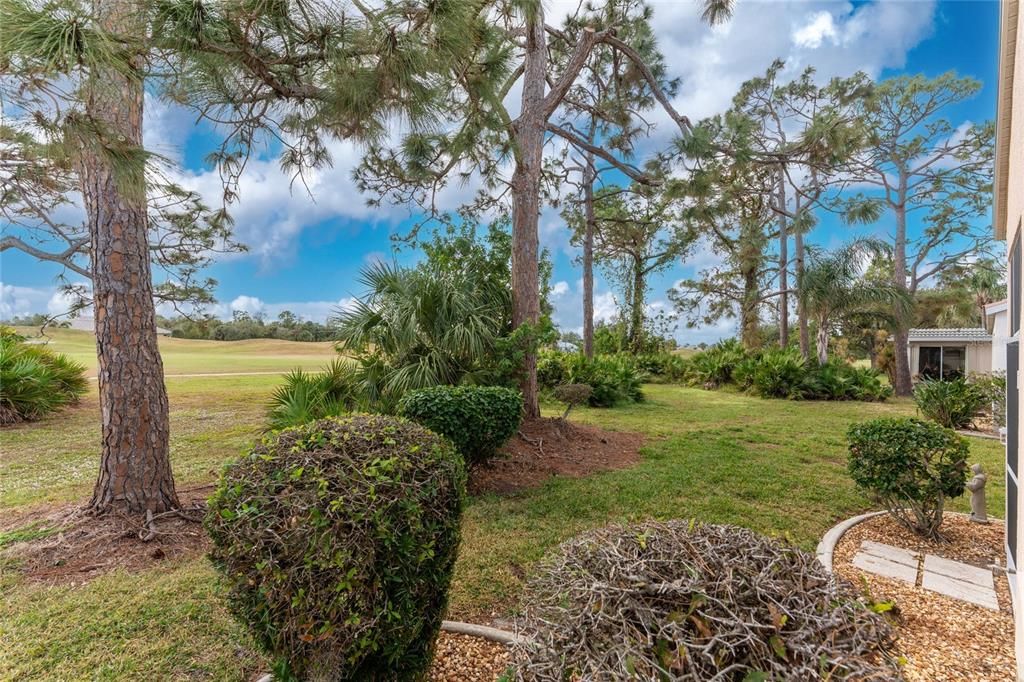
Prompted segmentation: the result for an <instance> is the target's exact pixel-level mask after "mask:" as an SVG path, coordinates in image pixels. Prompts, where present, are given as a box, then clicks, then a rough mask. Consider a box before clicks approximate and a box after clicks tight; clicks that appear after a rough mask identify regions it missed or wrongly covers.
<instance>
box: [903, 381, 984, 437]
mask: <svg viewBox="0 0 1024 682" xmlns="http://www.w3.org/2000/svg"><path fill="white" fill-rule="evenodd" d="M914 402H915V403H917V409H919V410H920V411H921V414H923V415H924V416H925V417H928V418H929V419H931V420H933V421H936V422H938V423H939V424H941V425H942V426H945V427H946V428H947V429H963V428H966V427H967V426H970V424H971V422H972V421H973V420H974V417H975V415H977V414H978V412H980V411H981V410H982V408H984V407H985V406H986V404H988V403H989V397H988V395H987V394H986V391H985V390H984V388H983V387H982V386H980V385H978V384H975V383H972V382H970V381H968V380H967V379H965V378H963V377H959V378H956V379H947V380H935V381H922V382H921V383H919V384H918V385H917V386H915V387H914Z"/></svg>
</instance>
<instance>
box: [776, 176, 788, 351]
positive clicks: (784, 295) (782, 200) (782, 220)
mask: <svg viewBox="0 0 1024 682" xmlns="http://www.w3.org/2000/svg"><path fill="white" fill-rule="evenodd" d="M777 196H778V202H779V207H780V208H782V209H785V208H786V181H785V178H784V177H783V173H782V170H781V169H780V170H779V186H778V192H777ZM788 345H789V231H788V224H787V223H786V216H785V214H784V213H782V212H780V213H779V348H785V347H786V346H788Z"/></svg>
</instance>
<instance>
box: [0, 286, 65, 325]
mask: <svg viewBox="0 0 1024 682" xmlns="http://www.w3.org/2000/svg"><path fill="white" fill-rule="evenodd" d="M52 294H53V291H52V289H38V288H35V287H22V286H17V285H14V284H5V283H4V282H0V318H3V319H9V318H12V317H15V316H17V315H31V314H33V313H37V312H42V311H43V310H45V309H46V303H47V301H48V300H49V299H50V296H51V295H52Z"/></svg>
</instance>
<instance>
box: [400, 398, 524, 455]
mask: <svg viewBox="0 0 1024 682" xmlns="http://www.w3.org/2000/svg"><path fill="white" fill-rule="evenodd" d="M398 413H399V414H400V415H402V416H403V417H405V418H406V419H410V420H412V421H414V422H416V423H417V424H422V425H423V426H425V427H427V428H428V429H430V430H431V431H433V432H434V433H439V434H441V435H442V436H445V437H446V438H448V439H449V440H451V442H452V443H454V444H455V448H456V449H457V450H458V451H459V452H460V453H461V454H462V456H463V457H465V459H466V462H468V463H470V464H478V463H480V462H485V461H487V460H488V459H490V458H491V457H494V455H495V454H497V452H498V448H500V447H501V446H502V445H504V444H505V443H507V442H508V439H509V438H511V437H512V436H514V435H515V433H516V431H518V430H519V424H520V422H521V421H522V418H523V396H522V395H521V394H520V393H519V391H516V390H513V389H511V388H505V387H503V386H434V387H433V388H423V389H420V390H418V391H410V392H409V393H406V394H405V396H403V397H402V399H401V400H400V401H399V403H398Z"/></svg>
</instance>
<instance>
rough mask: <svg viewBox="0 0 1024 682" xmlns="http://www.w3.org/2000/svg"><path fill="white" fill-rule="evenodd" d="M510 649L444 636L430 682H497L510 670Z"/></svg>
mask: <svg viewBox="0 0 1024 682" xmlns="http://www.w3.org/2000/svg"><path fill="white" fill-rule="evenodd" d="M509 660H510V654H509V650H508V647H506V646H505V645H504V644H499V643H498V642H492V641H490V640H487V639H483V638H480V637H470V636H469V635H460V634H456V633H454V632H442V633H441V634H440V635H438V637H437V650H436V651H435V653H434V660H433V662H432V663H431V664H430V671H429V673H428V674H427V680H428V681H429V682H494V681H495V680H497V679H498V678H499V677H500V676H501V674H502V673H503V672H505V669H506V668H508V664H509Z"/></svg>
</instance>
